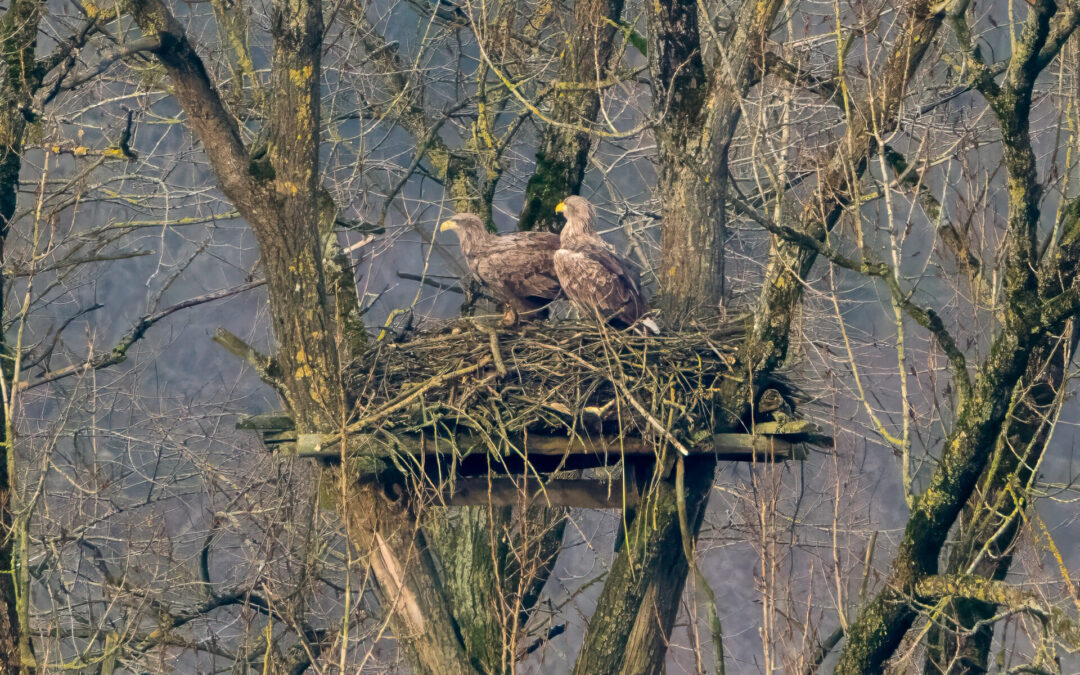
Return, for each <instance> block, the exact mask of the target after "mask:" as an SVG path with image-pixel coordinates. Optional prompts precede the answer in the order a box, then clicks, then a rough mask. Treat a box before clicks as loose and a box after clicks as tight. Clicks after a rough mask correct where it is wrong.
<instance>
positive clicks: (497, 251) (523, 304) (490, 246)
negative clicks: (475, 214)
mask: <svg viewBox="0 0 1080 675" xmlns="http://www.w3.org/2000/svg"><path fill="white" fill-rule="evenodd" d="M558 248H559V235H557V234H553V233H550V232H517V233H514V234H507V235H503V236H500V237H487V238H485V239H484V240H483V241H482V242H480V243H478V245H476V246H475V247H474V248H473V250H472V251H470V254H471V255H470V257H471V260H469V267H470V268H471V269H472V270H473V273H474V274H475V275H476V276H477V278H478V279H479V280H480V281H481V283H483V284H485V285H486V286H488V287H489V288H490V289H491V290H492V292H494V293H495V294H496V295H498V296H499V299H501V300H503V301H505V302H507V303H509V304H511V305H512V306H514V308H515V309H519V310H520V309H535V308H537V307H541V306H543V305H545V304H547V303H548V302H549V301H551V300H552V299H554V298H555V297H556V296H558V295H559V291H560V290H561V287H560V286H559V279H558V277H557V276H556V274H555V266H554V263H553V261H552V258H553V256H554V254H555V251H556V250H557V249H558Z"/></svg>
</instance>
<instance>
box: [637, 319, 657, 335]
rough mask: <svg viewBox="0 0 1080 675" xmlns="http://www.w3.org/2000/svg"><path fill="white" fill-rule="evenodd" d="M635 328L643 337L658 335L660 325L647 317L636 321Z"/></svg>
mask: <svg viewBox="0 0 1080 675" xmlns="http://www.w3.org/2000/svg"><path fill="white" fill-rule="evenodd" d="M636 328H637V331H638V332H639V333H640V334H642V335H645V336H648V335H659V334H660V324H658V323H656V321H654V320H653V319H652V318H650V317H647V316H645V317H642V318H640V319H638V322H637V326H636Z"/></svg>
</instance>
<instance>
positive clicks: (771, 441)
mask: <svg viewBox="0 0 1080 675" xmlns="http://www.w3.org/2000/svg"><path fill="white" fill-rule="evenodd" d="M281 435H283V434H279V435H277V436H276V437H277V438H280V436H281ZM336 442H337V441H336V440H335V438H334V437H333V436H320V435H317V434H300V436H299V437H298V438H297V440H296V453H297V455H299V456H300V457H311V458H324V459H333V458H335V457H340V455H341V451H340V449H338V447H336V446H335V444H336ZM511 443H512V444H513V446H514V448H513V449H511V448H506V449H505V450H506V455H505V457H507V458H512V457H514V456H518V457H520V456H521V454H522V453H524V454H525V455H527V456H528V457H529V458H530V459H531V458H534V457H535V458H543V457H547V458H556V459H557V458H561V457H573V456H589V457H593V458H597V459H599V460H601V461H600V464H609V463H611V464H613V463H615V462H616V461H618V460H619V459H620V458H621V457H622V456H624V455H628V456H649V457H655V456H656V454H657V448H656V446H655V445H654V444H653V443H652V442H650V441H648V440H646V439H643V438H640V437H635V436H624V437H622V438H621V439H620V438H619V437H618V436H590V437H583V436H578V437H575V438H570V437H567V436H549V435H540V434H529V435H528V436H521V437H517V438H511ZM348 445H349V451H350V452H355V453H357V454H364V455H367V456H373V457H387V456H389V455H391V454H392V453H406V454H424V455H453V454H455V445H456V453H457V454H458V455H462V456H463V455H468V454H480V455H484V454H486V451H487V449H488V448H487V445H486V443H485V442H484V441H483V439H481V438H479V437H476V436H472V435H468V434H459V435H458V436H457V437H456V438H455V442H454V443H451V442H450V441H449V440H447V439H445V438H439V439H436V438H434V437H433V436H430V435H424V436H413V435H410V436H405V435H399V436H390V435H388V434H383V435H379V436H377V437H376V436H369V435H360V434H358V435H355V436H350V437H349V444H348ZM688 449H689V450H690V452H691V454H714V455H716V458H717V459H718V460H719V461H726V462H783V461H787V460H791V459H796V460H801V459H804V457H805V451H804V450H803V448H802V446H801V445H799V444H797V443H796V444H793V443H792V442H790V441H788V440H787V439H785V438H783V437H776V436H765V435H760V434H759V435H756V436H751V435H749V434H714V435H713V436H712V438H711V439H710V441H707V442H705V443H700V444H698V445H695V446H691V447H689V448H688ZM418 451H419V452H418ZM579 468H580V467H579Z"/></svg>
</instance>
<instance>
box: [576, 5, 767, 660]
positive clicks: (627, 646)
mask: <svg viewBox="0 0 1080 675" xmlns="http://www.w3.org/2000/svg"><path fill="white" fill-rule="evenodd" d="M781 6H782V3H781V2H778V1H769V2H760V3H759V2H753V1H747V2H744V3H742V5H741V6H740V9H739V12H738V14H737V15H736V20H735V22H734V24H733V25H732V28H731V30H730V32H729V33H728V34H727V35H726V36H725V38H724V39H723V43H722V44H721V45H718V47H719V48H720V49H723V50H724V51H725V56H726V57H727V59H728V61H727V63H726V64H725V65H724V66H716V67H715V68H714V69H713V70H712V71H711V72H710V73H709V74H706V72H705V66H704V62H703V61H702V57H701V35H700V28H699V25H698V4H697V3H696V2H693V1H692V0H690V1H680V2H673V3H651V4H650V5H649V6H648V11H649V14H648V18H649V50H648V51H649V62H650V68H651V70H652V78H653V81H654V86H655V91H654V105H655V107H656V108H657V109H658V110H663V111H665V117H664V120H663V123H662V124H661V125H660V127H659V129H658V131H657V140H658V146H659V155H660V179H659V183H658V189H659V192H660V196H661V199H662V201H663V222H662V225H661V233H662V251H663V253H662V256H663V258H662V263H661V275H660V282H661V289H662V293H663V298H662V300H661V306H662V307H663V308H664V310H665V311H666V312H667V313H668V314H667V320H668V321H672V322H678V321H679V320H680V319H684V318H686V319H689V318H694V317H698V318H707V317H708V316H709V315H711V314H712V313H714V312H715V310H716V308H717V307H718V306H719V304H720V302H721V300H722V293H723V283H722V280H723V239H724V223H725V221H726V215H725V208H726V205H725V203H724V195H725V194H726V190H727V181H728V173H727V149H728V147H729V146H730V144H731V140H732V137H733V135H734V132H735V128H736V126H737V125H738V120H739V117H740V114H741V108H740V106H739V101H740V99H741V98H742V97H743V96H745V95H746V92H747V90H748V89H749V88H750V86H751V85H752V84H753V82H754V81H755V76H756V73H757V72H758V71H759V68H760V66H761V63H762V57H763V52H762V48H763V46H764V43H765V39H766V37H767V36H768V34H769V33H770V32H771V28H772V25H773V22H774V21H775V19H776V14H777V12H778V11H779V9H780V7H781ZM732 393H733V395H732V396H730V397H725V405H723V406H722V407H723V408H724V409H725V410H728V411H731V412H730V416H729V418H728V419H727V420H726V422H727V424H729V425H731V426H733V427H734V426H736V425H738V423H739V420H740V419H741V418H742V416H743V413H745V412H746V410H747V409H748V408H749V398H748V397H747V396H745V392H744V391H742V390H740V391H733V392H732ZM659 468H660V469H662V468H663V467H659ZM687 468H688V471H689V473H690V475H692V476H694V480H693V481H691V482H689V483H688V484H687V485H686V486H685V507H686V511H687V520H688V523H687V524H688V526H689V529H690V532H688V533H686V534H687V535H688V536H690V537H694V536H696V535H697V532H698V529H699V528H700V526H701V522H702V520H701V519H702V517H703V514H704V512H705V508H706V505H707V502H708V496H709V493H710V491H711V489H712V479H713V476H714V474H715V469H716V462H715V461H714V460H713V459H711V458H696V459H695V460H694V463H693V466H692V467H691V466H688V467H687ZM652 491H653V494H651V495H649V497H648V498H647V499H646V501H645V503H644V504H643V505H642V507H641V508H639V509H638V510H637V513H636V514H635V516H634V520H633V522H632V523H631V524H630V527H629V528H628V538H629V544H630V545H629V546H624V547H623V548H621V549H620V550H619V553H618V555H617V556H616V559H615V562H614V564H613V565H612V569H611V573H610V576H609V578H608V580H607V582H606V583H605V584H604V589H603V591H602V592H601V595H600V600H599V602H598V604H597V608H596V611H595V612H594V614H593V617H592V619H591V620H590V621H589V626H588V628H587V630H586V634H585V644H584V646H583V647H582V651H581V654H580V655H579V657H578V660H577V663H576V665H575V672H576V673H615V672H642V673H655V672H661V671H662V670H663V667H664V660H665V655H666V651H667V644H668V640H669V638H670V635H671V628H672V624H673V622H674V620H675V617H676V614H677V612H678V606H679V602H680V601H681V599H682V592H683V587H684V586H685V583H686V575H687V573H688V571H689V562H688V561H687V560H686V557H685V555H684V554H683V548H682V543H681V542H682V540H681V537H682V534H683V533H682V532H681V530H680V526H679V523H678V520H677V508H676V506H677V503H676V500H675V493H676V486H675V485H674V484H673V481H672V480H671V479H664V480H660V481H657V482H656V483H655V485H654V487H653V488H652Z"/></svg>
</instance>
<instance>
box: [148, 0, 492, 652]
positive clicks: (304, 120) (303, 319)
mask: <svg viewBox="0 0 1080 675" xmlns="http://www.w3.org/2000/svg"><path fill="white" fill-rule="evenodd" d="M129 6H130V10H131V14H132V16H133V17H134V18H135V20H136V22H137V23H138V24H139V26H140V28H141V29H142V31H143V33H144V34H146V35H147V36H152V37H157V38H158V39H159V40H160V47H159V48H157V49H156V50H155V52H154V53H155V55H156V57H157V58H158V60H159V61H160V62H161V64H162V65H163V66H164V68H165V71H166V73H167V74H168V76H169V78H170V80H171V83H172V85H173V94H174V96H175V97H176V99H177V101H178V102H179V103H180V105H181V107H182V108H183V110H184V113H185V115H186V116H187V124H188V125H189V127H190V128H191V130H192V132H193V133H194V135H195V136H196V137H197V138H198V139H199V140H200V141H201V143H202V146H203V150H204V152H205V153H206V156H207V158H208V159H209V161H210V165H211V168H212V169H213V171H214V174H215V176H216V178H217V181H218V185H219V186H220V188H221V190H222V192H224V193H225V195H226V197H228V198H229V200H230V201H231V202H232V203H233V204H234V206H236V208H237V209H238V210H239V211H240V213H241V215H243V217H244V218H245V219H246V220H247V221H248V223H249V224H250V225H251V227H252V229H253V231H254V232H255V236H256V239H257V241H258V244H259V250H260V254H261V256H262V260H263V267H264V269H265V271H266V276H267V285H268V288H269V296H270V310H271V317H272V320H273V328H274V335H275V338H276V340H277V342H278V345H279V348H278V351H277V354H276V355H275V361H276V370H277V371H278V372H279V373H280V377H281V382H280V383H279V384H280V385H281V387H282V388H283V389H284V390H285V392H286V398H287V404H288V406H289V407H290V409H291V411H292V414H293V416H294V419H295V422H296V425H297V430H298V431H299V432H301V433H315V432H321V433H330V432H333V431H335V430H337V429H340V428H341V426H342V425H343V423H344V422H343V420H344V418H345V410H344V400H343V393H342V386H341V381H340V371H339V366H338V351H337V349H338V343H339V342H341V343H344V344H348V343H349V342H350V340H349V339H348V336H341V335H339V331H340V330H341V326H340V325H338V324H337V323H336V322H335V320H334V317H333V315H332V312H331V310H330V308H329V307H328V292H327V285H326V281H325V276H324V271H323V260H322V257H323V251H322V244H321V239H320V236H319V199H318V194H319V190H318V142H319V137H320V134H319V82H320V78H321V71H320V67H319V56H320V49H321V46H322V7H321V4H320V3H319V1H318V0H312V1H311V2H308V1H307V0H278V1H277V2H275V4H274V5H273V7H272V32H273V36H274V42H275V44H274V50H273V63H272V74H271V80H272V82H273V83H274V87H275V88H274V91H275V95H274V97H273V100H272V102H271V104H270V115H269V118H270V119H269V120H268V121H267V122H266V123H267V124H268V125H269V130H270V133H269V135H268V143H269V145H268V149H267V152H266V155H265V158H260V159H259V160H258V161H253V160H252V158H251V156H250V155H249V153H248V151H247V150H246V149H245V148H244V146H243V144H242V143H241V141H240V136H239V131H238V129H237V128H236V125H235V122H234V120H233V117H232V116H231V115H230V114H229V113H228V111H227V110H226V109H225V106H224V104H223V102H222V100H221V98H220V96H219V95H218V93H217V90H216V88H215V86H214V84H213V83H212V81H211V80H210V77H209V75H208V73H207V72H206V69H205V67H204V66H203V63H202V60H201V59H200V57H199V55H198V54H197V53H196V51H195V49H194V48H193V46H192V45H191V44H190V42H189V41H188V40H187V37H186V35H185V34H184V31H183V28H182V26H181V25H180V24H179V22H178V21H177V20H176V19H175V17H173V15H172V14H171V13H170V12H169V10H168V8H167V7H166V6H165V5H164V4H163V3H161V2H160V0H132V2H131V3H130V5H129ZM340 338H344V339H340ZM346 482H348V481H346ZM390 484H391V485H393V484H394V483H393V482H392V481H390ZM399 497H400V495H395V494H394V493H393V492H392V491H391V492H387V491H386V490H385V489H384V488H383V487H382V486H380V485H379V484H377V483H374V482H366V483H363V484H359V485H356V486H354V487H353V488H352V489H350V491H349V492H348V494H347V496H346V498H345V499H343V500H342V501H341V504H340V506H341V508H342V510H343V516H344V520H345V521H346V522H347V523H356V524H357V527H358V528H360V531H350V537H351V540H352V541H353V542H354V543H355V544H356V545H357V546H358V547H359V548H360V550H361V551H362V552H363V553H365V554H366V555H367V556H368V558H369V562H370V563H371V569H372V571H373V573H374V577H375V580H376V584H377V586H378V590H379V593H380V595H381V597H383V598H384V599H394V601H392V602H389V606H390V607H391V611H390V619H391V628H392V630H393V631H394V633H395V634H396V635H399V636H414V639H413V640H410V641H407V644H408V645H409V649H408V650H406V651H407V655H408V656H409V658H410V660H411V661H412V664H413V667H414V670H416V672H433V673H434V672H444V673H454V672H463V673H464V672H472V665H471V664H470V663H469V661H468V659H467V658H466V657H465V654H464V650H463V649H462V648H461V642H460V637H459V635H458V633H457V627H456V624H455V622H454V621H453V619H452V618H451V612H450V609H449V607H448V604H447V602H446V598H445V597H444V596H443V592H442V589H441V588H440V586H439V585H438V583H437V577H436V575H435V574H433V570H434V569H435V564H434V562H433V560H432V559H431V557H430V555H431V554H430V551H429V550H428V549H427V547H426V546H425V545H424V542H423V539H422V538H418V537H416V536H415V534H416V533H415V522H416V519H415V517H414V516H413V514H412V513H410V512H409V510H408V509H407V508H405V507H403V506H402V504H401V503H400V499H399ZM365 514H379V517H378V518H377V519H376V520H375V521H371V520H370V519H365ZM403 572H404V573H403ZM399 599H401V600H402V601H400V602H399V601H398V600H399ZM417 617H421V619H422V621H421V622H420V623H417ZM418 627H421V628H422V629H423V630H417V628H418ZM425 664H427V665H429V666H430V667H428V668H425Z"/></svg>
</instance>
